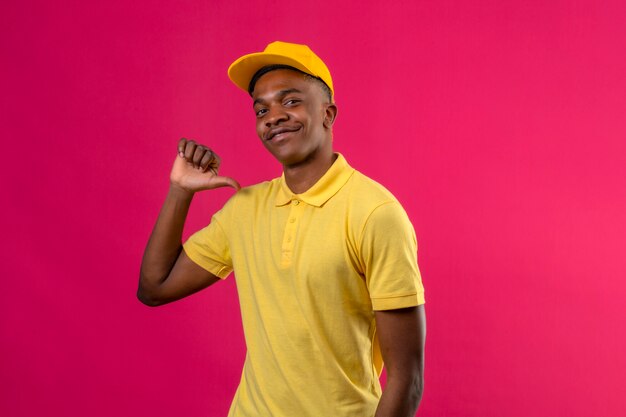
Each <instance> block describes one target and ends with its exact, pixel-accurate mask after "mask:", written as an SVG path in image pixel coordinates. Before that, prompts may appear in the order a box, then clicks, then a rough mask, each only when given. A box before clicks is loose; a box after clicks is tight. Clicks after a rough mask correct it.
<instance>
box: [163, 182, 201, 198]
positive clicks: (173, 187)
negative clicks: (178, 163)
mask: <svg viewBox="0 0 626 417" xmlns="http://www.w3.org/2000/svg"><path fill="white" fill-rule="evenodd" d="M169 194H170V195H171V196H172V197H176V198H179V199H183V200H191V199H192V198H193V195H194V194H195V193H194V192H193V191H190V190H187V189H186V188H183V187H181V186H180V185H178V184H175V183H173V182H170V189H169Z"/></svg>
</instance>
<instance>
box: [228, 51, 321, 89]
mask: <svg viewBox="0 0 626 417" xmlns="http://www.w3.org/2000/svg"><path fill="white" fill-rule="evenodd" d="M269 65H289V66H290V67H294V68H296V69H299V70H300V71H303V72H306V73H307V74H311V70H309V69H308V68H307V67H305V66H304V65H302V63H301V62H299V61H296V60H295V59H293V58H289V57H286V56H283V55H276V54H268V53H265V52H257V53H254V54H249V55H244V56H242V57H241V58H239V59H238V60H236V61H235V62H233V63H232V64H231V65H230V67H229V68H228V77H229V78H230V80H231V81H232V82H233V83H235V85H236V86H237V87H239V88H241V89H242V90H243V91H245V92H248V86H249V85H250V81H251V80H252V77H253V76H254V74H256V72H257V71H258V70H260V69H261V68H263V67H267V66H269ZM311 75H314V74H311Z"/></svg>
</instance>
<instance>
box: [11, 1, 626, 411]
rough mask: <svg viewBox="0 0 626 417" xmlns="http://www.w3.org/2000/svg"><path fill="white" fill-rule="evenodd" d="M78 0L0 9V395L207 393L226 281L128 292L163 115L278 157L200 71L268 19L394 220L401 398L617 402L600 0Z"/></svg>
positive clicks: (43, 405) (617, 236) (225, 340)
mask: <svg viewBox="0 0 626 417" xmlns="http://www.w3.org/2000/svg"><path fill="white" fill-rule="evenodd" d="M87 3H90V2H82V1H65V2H60V3H59V2H51V1H48V2H43V1H41V2H33V1H17V0H14V1H4V2H3V4H2V6H1V12H0V33H1V36H0V45H1V53H2V65H1V67H0V75H1V76H0V86H1V92H2V94H1V99H0V103H2V107H1V109H0V117H1V128H2V134H3V139H2V141H3V149H4V152H3V153H4V162H3V163H2V165H1V168H0V169H1V170H2V172H1V173H0V174H1V179H2V190H3V193H2V194H3V199H2V200H3V201H4V203H3V204H2V216H1V222H2V223H1V225H0V226H1V230H2V250H1V251H0V253H1V256H2V263H1V267H2V273H1V276H2V290H1V291H0V326H1V327H0V331H1V334H0V336H1V344H0V366H1V370H0V375H1V376H0V415H2V416H7V417H9V416H10V417H18V416H63V417H74V416H75V417H78V416H81V417H82V416H92V417H99V416H148V415H150V416H186V417H194V416H224V415H225V413H226V411H227V409H228V405H229V403H230V400H231V397H232V395H233V393H234V390H235V387H236V384H237V382H238V379H239V372H240V368H241V365H242V361H243V357H244V345H243V338H242V331H241V325H240V318H239V309H238V308H239V307H238V304H237V298H236V292H235V286H234V280H232V279H229V280H228V281H227V282H225V283H222V284H220V285H217V286H215V287H214V288H211V289H210V290H208V291H205V292H202V293H200V294H197V295H195V296H193V297H191V298H189V299H187V300H184V301H181V302H178V303H175V304H172V305H168V306H165V307H162V308H158V309H150V308H147V307H145V306H143V305H141V304H140V303H139V302H138V301H137V300H136V298H135V290H136V285H137V279H138V270H139V264H140V260H141V255H142V252H143V248H144V246H145V243H146V240H147V238H148V235H149V233H150V231H151V229H152V226H153V224H154V221H155V219H156V215H157V212H158V210H159V207H160V204H161V203H162V201H163V199H164V197H165V193H166V190H167V186H168V173H169V169H170V166H171V163H172V161H173V158H174V156H175V148H176V142H177V140H178V139H179V138H180V137H181V136H186V137H191V138H196V139H198V140H200V141H202V142H204V143H206V144H209V145H210V146H212V147H213V148H215V149H216V151H217V152H218V153H219V154H220V155H221V156H222V158H223V161H224V163H223V173H225V174H229V175H232V176H234V177H235V178H237V179H238V180H239V181H240V182H241V183H242V184H244V185H249V184H252V183H255V182H258V181H261V180H264V179H269V178H272V177H274V176H277V175H279V173H280V166H278V165H277V163H276V162H274V161H273V160H272V159H271V157H270V156H269V155H267V154H266V153H265V151H264V149H263V147H262V146H261V144H260V143H259V141H258V139H257V138H256V137H255V133H254V116H253V112H252V109H251V103H250V100H249V98H248V97H247V96H246V95H245V94H244V93H242V92H241V91H239V90H237V89H236V88H235V87H234V86H232V85H231V84H230V83H229V81H228V79H227V76H226V68H227V67H228V65H229V64H230V62H231V61H233V60H234V59H235V58H237V57H238V56H239V55H240V54H243V53H247V52H252V51H257V50H261V49H262V48H263V47H264V46H265V44H267V43H268V42H271V41H274V40H277V39H280V40H287V41H293V42H301V43H307V44H309V45H310V46H311V47H312V48H313V49H314V50H315V51H316V52H317V53H318V54H319V55H320V56H322V57H323V58H324V59H325V60H326V62H327V64H328V65H329V67H330V68H331V71H332V72H333V75H334V80H335V86H336V90H337V94H336V99H337V103H338V106H339V117H338V121H337V124H336V125H335V126H336V128H335V142H336V148H337V150H339V151H340V152H342V153H344V154H345V155H346V156H347V158H348V160H349V161H350V162H351V164H352V165H353V166H354V167H356V168H357V169H360V170H361V171H363V172H364V173H366V174H368V175H369V176H371V177H373V178H375V179H377V180H378V181H380V182H382V183H383V184H385V185H386V186H387V187H388V188H389V189H390V190H391V191H392V192H394V193H395V194H396V196H397V197H398V198H399V199H400V200H401V202H402V203H403V204H404V206H405V208H406V210H407V212H408V213H409V216H410V217H411V219H412V221H413V223H414V225H415V228H416V231H417V234H418V240H419V244H420V252H419V261H420V266H421V269H422V273H423V277H424V283H425V286H426V289H427V303H428V304H427V312H428V326H429V327H428V341H427V361H426V391H425V394H424V398H423V403H422V408H421V410H420V412H419V413H418V414H419V415H421V416H468V417H479V416H480V417H485V416H497V417H501V416H506V417H517V416H519V417H522V416H524V417H528V416H533V417H544V416H545V417H548V416H550V417H553V416H568V417H578V416H580V417H583V416H584V417H588V416H608V417H613V416H615V417H617V416H624V415H626V396H625V395H624V382H623V380H624V376H625V375H626V353H625V348H626V314H625V308H624V304H625V303H624V298H625V295H626V280H625V278H626V253H625V250H626V23H625V22H626V3H624V2H623V1H551V2H545V1H517V2H512V1H509V2H507V1H486V0H480V1H458V2H450V1H417V2H414V1H399V2H362V1H350V2H340V1H332V2H330V1H329V2H319V1H310V2H276V1H270V2H260V1H251V2H247V3H246V4H244V3H239V2H236V1H214V2H203V1H193V2H181V1H128V0H126V1H106V2H91V3H93V4H87ZM231 194H232V192H231V191H230V190H220V191H216V192H210V193H205V194H204V195H200V196H198V197H197V198H196V199H195V201H194V204H193V207H192V210H191V214H190V218H189V221H188V228H187V231H186V234H189V233H191V232H192V231H194V230H196V229H198V228H200V227H202V226H203V225H204V224H206V223H207V222H208V220H209V218H210V215H211V213H212V212H213V211H214V210H216V209H217V208H218V207H220V206H221V204H223V202H224V201H225V200H226V199H227V198H228V197H229V196H230V195H231ZM312 383H315V381H314V380H312Z"/></svg>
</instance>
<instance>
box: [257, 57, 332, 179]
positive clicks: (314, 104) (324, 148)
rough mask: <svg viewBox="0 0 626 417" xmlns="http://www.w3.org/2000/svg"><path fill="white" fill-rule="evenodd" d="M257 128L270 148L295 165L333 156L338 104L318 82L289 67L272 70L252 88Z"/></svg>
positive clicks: (278, 157) (275, 154)
mask: <svg viewBox="0 0 626 417" xmlns="http://www.w3.org/2000/svg"><path fill="white" fill-rule="evenodd" d="M252 99H253V100H254V112H255V114H256V130H257V134H258V135H259V138H261V141H262V142H263V145H264V146H265V148H267V150H268V151H269V152H270V153H271V154H272V155H273V156H274V157H275V158H276V159H277V160H278V161H279V162H280V163H281V164H283V165H284V166H286V167H294V166H298V165H301V164H304V163H310V162H314V161H316V160H319V159H323V158H327V157H328V156H329V155H330V156H332V130H331V128H332V123H333V121H334V119H335V115H336V107H335V105H334V104H332V103H330V102H329V101H328V98H327V96H326V94H325V93H324V91H323V89H322V87H321V86H320V85H318V81H316V80H314V79H311V78H308V77H307V76H306V75H304V74H301V73H299V72H297V71H292V70H288V69H278V70H274V71H270V72H268V73H266V74H264V75H263V76H261V78H259V80H258V81H257V83H256V85H255V86H254V91H252Z"/></svg>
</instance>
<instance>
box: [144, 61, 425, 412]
mask: <svg viewBox="0 0 626 417" xmlns="http://www.w3.org/2000/svg"><path fill="white" fill-rule="evenodd" d="M252 99H253V105H254V112H255V114H256V130H257V134H258V136H259V138H260V139H261V141H262V143H263V145H264V146H265V148H266V149H267V150H268V151H269V152H270V153H271V154H272V155H273V156H274V157H275V158H276V159H277V160H278V161H279V162H280V163H281V164H282V165H283V170H284V175H285V181H286V183H287V186H288V187H289V188H290V189H291V190H292V191H293V192H294V193H297V194H299V193H303V192H305V191H306V190H308V189H309V188H310V187H311V186H313V185H314V184H315V183H316V182H317V181H318V180H319V179H320V178H321V177H322V176H323V175H324V173H325V172H326V171H327V170H328V169H329V168H330V166H331V165H332V164H333V162H334V160H335V154H334V152H333V148H332V125H333V123H334V121H335V118H336V116H337V107H336V105H335V104H334V103H332V102H331V101H329V100H328V97H327V96H326V95H325V94H324V91H323V90H322V88H321V87H320V86H319V85H318V84H317V81H315V80H312V79H310V78H307V77H306V76H304V75H302V74H300V73H297V72H295V71H290V70H286V69H280V70H275V71H271V72H268V73H267V74H265V75H263V76H262V77H261V78H260V79H259V80H258V82H257V84H256V85H255V89H254V91H253V92H252ZM219 167H220V159H219V157H218V156H217V155H216V154H215V153H214V152H213V151H212V150H211V149H209V148H208V147H206V146H203V145H199V144H197V143H196V142H195V141H192V140H187V139H181V140H180V141H179V143H178V156H177V157H176V159H175V161H174V166H173V167H172V171H171V174H170V189H169V192H168V194H167V197H166V199H165V202H164V204H163V207H162V208H161V212H160V214H159V217H158V219H157V222H156V225H155V227H154V230H153V231H152V235H151V236H150V239H149V241H148V244H147V246H146V250H145V253H144V257H143V261H142V265H141V272H140V279H139V289H138V291H137V297H138V298H139V300H141V302H143V303H144V304H146V305H149V306H158V305H162V304H165V303H169V302H172V301H175V300H178V299H180V298H183V297H186V296H188V295H190V294H193V293H195V292H197V291H200V290H202V289H204V288H206V287H209V286H210V285H212V284H214V283H215V282H217V281H219V278H218V277H216V276H215V275H213V274H211V273H209V272H207V271H205V270H204V269H202V268H201V267H200V266H198V265H197V264H195V263H194V262H193V261H192V260H191V259H189V257H187V255H186V254H185V251H184V250H183V249H182V233H183V227H184V223H185V219H186V217H187V213H188V211H189V206H190V204H191V201H192V199H193V196H194V194H195V193H196V192H200V191H204V190H211V189H214V188H218V187H233V188H235V189H237V190H238V189H239V188H240V187H239V184H238V183H237V181H235V180H234V179H232V178H229V177H223V176H220V175H219ZM375 316H376V325H377V329H378V336H379V343H380V347H381V351H382V355H383V360H384V361H385V366H386V369H387V386H386V388H385V390H384V392H383V395H382V397H381V399H380V402H379V405H378V408H377V410H376V417H409V416H411V417H412V416H414V415H415V412H416V410H417V408H418V406H419V402H420V400H421V397H422V388H423V373H424V341H425V337H426V319H425V313H424V307H423V306H418V307H410V308H405V309H398V310H388V311H376V312H375Z"/></svg>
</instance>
